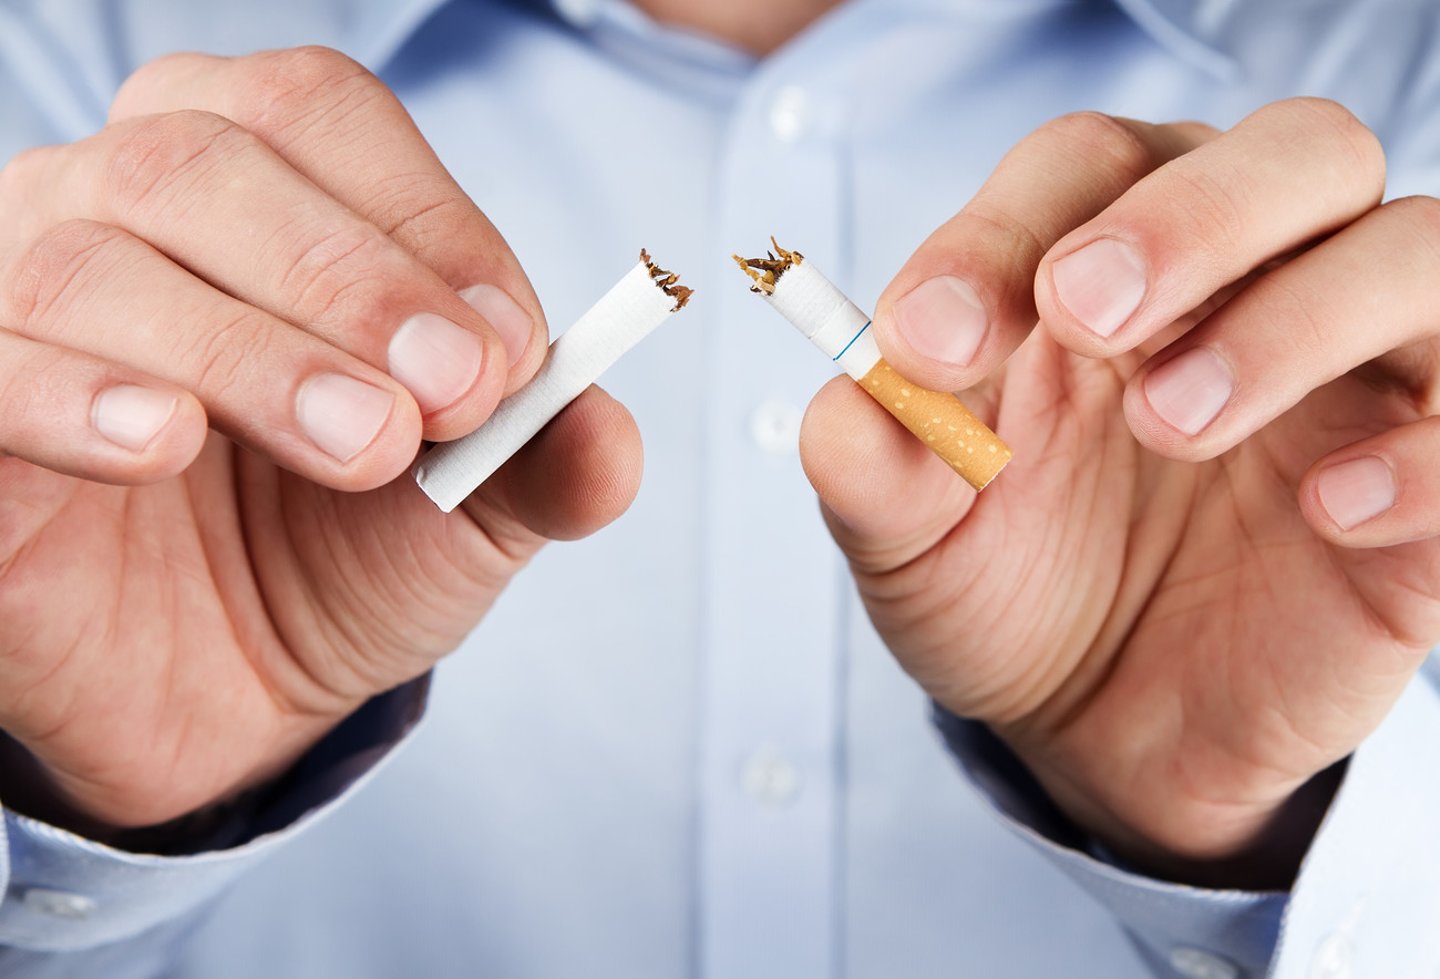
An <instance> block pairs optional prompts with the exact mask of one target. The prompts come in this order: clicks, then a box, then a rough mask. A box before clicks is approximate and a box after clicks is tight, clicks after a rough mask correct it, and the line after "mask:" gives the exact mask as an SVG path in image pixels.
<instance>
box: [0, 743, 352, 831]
mask: <svg viewBox="0 0 1440 979" xmlns="http://www.w3.org/2000/svg"><path fill="white" fill-rule="evenodd" d="M343 720H344V715H341V716H339V717H336V718H334V719H329V720H323V721H322V720H321V719H320V718H310V719H309V722H308V723H306V724H305V725H303V726H300V725H297V726H296V727H295V728H293V729H292V730H291V731H289V732H288V736H287V737H285V738H284V739H273V740H271V742H270V746H269V748H267V749H263V750H262V749H260V748H259V746H258V744H257V743H256V741H258V739H256V741H251V742H250V743H249V744H248V745H246V747H247V748H249V750H250V751H251V752H257V754H256V755H255V756H254V757H253V759H252V761H251V763H250V764H249V765H248V766H247V767H245V768H241V767H240V765H241V764H243V762H242V761H241V759H240V758H239V757H238V756H239V755H240V754H241V752H239V751H234V752H233V753H231V754H230V755H229V758H228V759H227V760H228V761H229V765H228V766H227V765H215V766H214V768H213V769H212V770H211V772H210V773H208V777H205V778H204V779H203V780H202V779H200V778H197V779H193V780H184V781H182V780H180V779H179V778H177V777H176V775H175V773H173V772H171V773H166V772H164V771H162V770H161V769H159V768H158V767H151V766H149V765H137V766H133V770H132V771H131V776H130V777H128V778H114V779H112V780H110V781H107V782H104V783H101V782H99V781H92V780H87V779H85V778H83V777H77V776H75V775H73V774H71V773H69V772H67V771H65V770H63V769H59V768H56V767H53V766H51V765H49V764H47V762H46V760H45V759H44V758H43V757H40V756H38V755H37V754H36V753H34V752H32V751H31V750H30V749H29V748H28V747H27V746H26V745H25V744H23V743H22V742H21V741H19V740H18V739H16V738H15V737H13V736H11V735H9V734H8V733H6V732H4V731H0V803H3V805H4V808H5V809H8V810H10V811H12V812H15V813H17V814H19V815H23V816H27V817H30V818H32V819H35V820H37V821H40V822H43V823H46V824H48V825H50V826H53V827H55V828H57V829H62V830H65V831H67V832H71V833H74V834H76V835H78V836H82V837H84V838H86V839H89V840H92V841H95V842H97V843H103V844H105V845H107V846H113V847H115V848H117V849H122V850H129V851H132V852H145V853H157V854H164V855H174V854H180V853H190V852H197V851H198V850H200V849H218V848H224V847H226V846H229V845H234V844H235V843H237V842H240V840H239V839H238V837H239V835H242V834H243V832H244V827H246V826H248V825H249V824H250V822H251V817H252V816H253V815H254V813H255V812H257V811H258V810H259V809H260V808H262V807H263V806H264V805H265V804H266V802H267V801H268V800H269V799H271V798H273V797H274V796H275V795H276V794H277V793H282V792H283V791H285V787H286V785H287V784H288V780H289V775H290V773H291V772H292V770H293V769H294V767H295V764H296V762H297V761H298V760H299V759H300V758H302V757H303V756H304V755H305V754H306V752H307V751H309V750H310V748H312V747H313V746H314V745H315V744H316V743H317V742H319V741H320V740H321V739H322V738H324V737H325V735H326V734H327V732H329V731H331V730H332V729H334V727H335V726H336V725H337V724H339V723H340V722H341V721H343ZM235 747H238V746H235ZM230 766H234V767H230ZM199 774H202V775H203V774H205V773H199Z"/></svg>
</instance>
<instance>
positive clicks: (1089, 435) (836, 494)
mask: <svg viewBox="0 0 1440 979" xmlns="http://www.w3.org/2000/svg"><path fill="white" fill-rule="evenodd" d="M1383 184H1384V160H1383V155H1382V152H1381V149H1380V146H1379V144H1378V142H1377V141H1376V139H1375V137H1374V136H1373V135H1372V134H1371V133H1370V132H1369V131H1368V130H1366V129H1365V128H1364V127H1363V126H1362V125H1361V124H1360V123H1358V122H1357V121H1356V120H1355V119H1354V117H1353V116H1351V115H1350V114H1349V113H1348V112H1347V111H1345V110H1344V109H1343V108H1341V107H1340V106H1337V105H1335V104H1333V103H1329V102H1324V101H1319V100H1313V99H1295V100H1290V101H1285V102H1280V103H1276V104H1274V105H1271V106H1268V107H1266V108H1264V109H1261V110H1260V111H1258V112H1256V113H1255V114H1254V115H1252V116H1250V117H1249V118H1248V119H1246V120H1244V121H1243V122H1241V123H1240V124H1239V125H1238V126H1236V127H1235V128H1234V129H1232V130H1230V131H1228V132H1225V133H1219V134H1217V133H1216V132H1215V131H1214V130H1211V129H1209V128H1208V127H1204V126H1201V125H1198V124H1193V123H1191V124H1179V125H1170V126H1151V125H1145V124H1142V123H1138V122H1132V121H1128V120H1120V119H1112V118H1108V117H1105V116H1101V115H1097V114H1089V113H1086V114H1079V115H1073V116H1067V117H1064V118H1062V119H1059V120H1057V121H1055V122H1053V123H1051V124H1049V125H1047V126H1045V127H1044V128H1042V129H1040V130H1039V131H1038V132H1036V133H1035V134H1033V135H1032V136H1030V137H1028V138H1027V139H1026V140H1024V141H1023V142H1022V143H1020V144H1019V145H1018V146H1017V147H1016V148H1015V149H1014V150H1013V151H1012V152H1011V153H1010V154H1009V155H1008V156H1007V157H1006V158H1005V159H1004V160H1003V161H1002V162H1001V164H1000V165H999V167H998V169H997V170H996V172H995V173H994V174H993V175H992V177H991V178H990V179H989V180H988V181H987V182H986V184H985V186H984V187H983V188H982V189H981V190H980V192H979V193H978V194H977V195H976V197H975V198H974V200H973V201H971V202H970V203H969V204H968V205H967V206H966V208H965V209H964V210H963V211H962V212H961V213H960V214H959V215H957V216H956V217H955V218H954V219H952V220H951V221H950V222H949V223H947V224H945V225H944V226H943V227H941V228H940V229H939V230H938V231H937V232H935V234H934V235H932V236H931V237H930V239H929V240H928V241H926V242H925V243H924V244H923V245H922V246H921V248H920V249H919V250H918V251H917V252H916V254H915V255H914V256H913V257H912V258H911V259H910V261H909V263H908V264H907V265H906V266H905V268H904V269H903V270H902V271H901V273H900V274H899V275H898V276H897V277H896V279H895V280H894V282H892V283H891V285H890V286H889V287H888V288H887V289H886V291H885V293H884V294H883V295H882V297H881V299H880V301H879V303H878V307H877V311H876V317H875V327H876V330H877V334H878V340H879V343H880V346H881V348H882V350H883V351H884V353H885V355H886V356H887V358H888V359H889V360H890V361H891V363H892V364H893V365H894V366H895V368H896V369H897V370H898V371H899V372H900V373H902V374H904V375H905V376H907V377H909V378H911V379H912V380H914V381H916V382H917V383H920V384H924V385H927V386H930V387H935V388H941V389H948V390H960V389H964V388H970V387H971V386H972V385H976V386H975V387H973V388H972V389H971V390H970V391H968V392H967V393H966V395H965V398H966V400H967V401H968V402H970V403H971V405H972V407H974V408H976V409H977V410H978V411H979V412H980V413H981V414H982V416H986V417H987V418H988V419H990V420H994V421H995V422H996V427H997V429H998V431H999V433H1000V435H1001V436H1002V437H1003V438H1005V439H1006V440H1007V441H1008V442H1009V443H1010V445H1011V446H1012V447H1013V448H1014V450H1015V461H1014V462H1013V463H1012V464H1011V465H1010V467H1009V468H1008V469H1007V470H1006V471H1005V472H1004V473H1002V474H1001V476H1000V477H999V478H998V479H997V480H996V481H995V483H993V484H992V485H991V486H990V487H989V488H988V489H987V490H986V491H985V492H984V493H983V494H981V495H980V496H979V497H978V498H977V497H976V495H975V494H974V493H973V492H972V491H971V490H969V488H968V487H966V486H965V485H964V484H963V483H962V482H961V481H960V480H958V479H956V478H955V477H954V475H953V474H952V473H951V472H950V471H949V470H948V469H947V468H946V467H945V466H944V465H943V464H942V463H940V462H939V460H937V459H935V458H933V457H931V455H930V453H928V452H927V451H926V449H925V447H924V446H922V445H921V444H919V443H918V442H917V441H915V439H913V438H912V437H910V436H909V435H908V434H907V433H906V432H905V431H904V430H903V429H902V428H900V427H899V425H898V424H896V423H895V422H894V421H893V420H892V419H891V418H890V417H889V416H888V415H887V414H886V413H885V412H884V411H882V410H881V409H880V408H879V407H878V406H876V405H874V404H871V403H870V402H869V399H868V398H867V397H866V396H865V395H864V394H863V393H862V392H861V391H860V390H859V389H858V388H857V387H856V386H855V385H853V384H852V383H850V382H849V381H847V380H844V379H840V380H837V381H835V382H833V383H831V384H830V385H828V386H827V387H826V388H825V389H823V390H822V392H821V393H820V395H819V396H818V397H817V398H816V400H815V402H814V404H813V405H812V406H811V409H810V411H809V413H808V417H807V419H806V424H805V427H804V431H803V438H802V449H803V457H804V462H805V465H806V469H807V471H808V473H809V475H810V478H811V480H812V481H813V482H814V484H815V486H816V488H817V489H818V491H819V494H820V497H821V500H822V503H823V505H824V507H825V511H826V516H827V519H828V521H829V523H830V526H831V528H832V530H833V532H834V535H835V538H836V540H837V541H838V542H839V544H840V546H841V547H842V548H843V549H844V551H845V553H846V555H847V556H848V558H849V560H850V562H851V565H852V567H853V569H854V574H855V578H856V581H857V582H858V583H859V588H860V592H861V595H862V597H863V599H864V601H865V604H866V606H867V608H868V610H869V612H870V615H871V617H872V619H873V620H874V622H875V624H876V626H877V628H878V629H879V631H880V633H881V635H882V636H883V637H884V638H885V640H886V642H887V643H888V644H889V646H890V648H891V649H892V650H893V651H894V653H895V655H896V656H897V657H898V659H899V661H900V662H901V664H902V665H903V666H904V667H905V669H906V670H908V671H909V672H910V673H911V674H912V675H913V676H914V677H915V678H916V679H917V680H918V681H919V682H920V683H921V685H922V686H923V687H924V688H925V690H926V691H928V692H929V693H930V695H931V696H933V697H934V698H935V699H936V700H937V701H938V702H939V703H940V704H942V705H943V706H945V707H947V708H949V709H950V710H952V711H954V712H956V713H959V714H961V715H965V716H969V717H972V718H978V719H980V720H983V721H985V722H987V723H988V724H990V725H991V726H992V728H993V729H994V730H995V731H996V732H997V733H998V734H999V735H1000V736H1001V737H1002V738H1003V739H1004V740H1005V741H1006V742H1007V743H1008V744H1009V745H1010V746H1011V747H1012V748H1013V749H1014V751H1015V752H1016V753H1017V754H1018V755H1019V757H1020V758H1021V759H1022V760H1024V761H1025V763H1026V764H1027V765H1028V766H1029V767H1030V769H1031V770H1032V771H1033V772H1034V774H1035V775H1036V776H1037V778H1038V779H1039V780H1040V782H1041V783H1042V784H1043V785H1044V786H1045V787H1046V789H1047V790H1048V791H1049V792H1050V793H1051V794H1052V796H1053V797H1054V799H1055V800H1056V801H1057V802H1058V803H1059V804H1060V805H1061V806H1062V807H1063V808H1064V809H1065V810H1066V811H1067V812H1068V814H1069V815H1070V816H1071V817H1072V818H1074V819H1075V820H1076V821H1077V822H1078V823H1079V824H1080V825H1081V826H1082V827H1084V828H1085V829H1087V830H1088V831H1089V832H1091V833H1092V834H1094V835H1096V836H1097V837H1098V838H1099V839H1100V840H1102V841H1103V842H1106V843H1107V844H1109V845H1110V846H1111V847H1112V849H1114V850H1116V851H1118V852H1119V853H1120V854H1121V855H1122V856H1125V857H1128V858H1129V859H1130V860H1132V861H1134V862H1136V863H1139V864H1142V865H1144V866H1147V867H1149V868H1151V869H1154V870H1156V871H1157V872H1159V873H1162V874H1168V875H1170V876H1173V877H1177V878H1183V879H1189V880H1194V881H1196V882H1198V883H1230V884H1240V883H1243V884H1247V885H1268V886H1285V885H1286V884H1287V883H1288V881H1289V878H1290V875H1291V874H1292V873H1293V871H1294V869H1295V865H1296V861H1298V858H1299V856H1300V855H1301V854H1302V853H1303V849H1304V847H1305V846H1306V845H1308V842H1309V840H1308V835H1309V834H1308V827H1307V828H1306V830H1307V831H1306V832H1305V833H1303V834H1300V835H1302V836H1303V837H1304V838H1303V839H1299V840H1297V839H1296V838H1295V836H1296V834H1295V833H1294V832H1293V827H1290V831H1289V839H1288V841H1287V839H1286V838H1285V837H1286V832H1287V830H1286V826H1285V825H1284V821H1283V820H1282V818H1281V815H1282V811H1283V809H1284V807H1285V804H1286V801H1287V800H1288V799H1290V798H1291V797H1292V795H1293V794H1294V793H1296V791H1297V789H1299V788H1300V787H1301V786H1302V785H1304V784H1305V783H1306V782H1307V780H1310V779H1311V778H1312V777H1313V776H1315V775H1316V774H1317V773H1319V772H1321V771H1322V770H1325V769H1326V768H1327V767H1328V766H1331V765H1332V764H1333V763H1335V762H1336V761H1337V760H1339V759H1342V758H1344V757H1346V756H1347V755H1348V754H1349V753H1350V752H1351V751H1352V750H1353V749H1354V748H1355V747H1356V746H1357V745H1358V744H1359V743H1360V741H1361V740H1362V739H1363V738H1365V736H1366V735H1367V734H1368V733H1369V732H1370V731H1371V730H1373V729H1374V728H1375V727H1376V726H1377V725H1378V724H1379V722H1380V721H1381V719H1382V718H1383V717H1384V715H1385V713H1386V711H1387V710H1388V709H1389V708H1390V706H1391V704H1392V703H1393V702H1394V701H1395V700H1396V698H1397V697H1398V696H1399V694H1400V692H1401V690H1402V688H1403V687H1404V686H1405V684H1406V682H1407V681H1408V680H1409V679H1410V677H1411V676H1412V674H1413V673H1414V672H1415V670H1416V669H1417V667H1418V666H1419V664H1420V663H1421V662H1422V660H1423V659H1424V657H1425V655H1426V652H1427V650H1428V649H1429V647H1430V646H1431V644H1432V643H1433V642H1434V641H1435V640H1436V639H1437V637H1440V602H1437V596H1440V544H1437V541H1436V540H1435V535H1436V534H1437V533H1440V480H1437V478H1436V476H1435V473H1436V472H1440V469H1437V462H1440V425H1437V422H1436V420H1435V419H1434V418H1432V417H1431V416H1432V415H1433V414H1434V410H1433V408H1432V405H1433V404H1434V396H1435V394H1434V393H1435V391H1436V380H1437V364H1440V345H1437V342H1436V333H1437V331H1440V315H1437V314H1436V313H1435V298H1436V288H1435V283H1436V281H1437V280H1440V279H1437V277H1440V202H1437V201H1436V200H1434V199H1430V198H1412V199H1407V200H1400V201H1395V202H1393V203H1390V204H1386V205H1384V206H1378V205H1379V201H1380V198H1381V193H1382V188H1383ZM937 276H938V277H941V278H938V279H936V278H935V277H937ZM922 283H924V284H922ZM1037 320H1038V326H1037V325H1036V324H1037ZM1287 842H1288V844H1289V848H1288V850H1286V844H1287ZM1282 851H1283V852H1282Z"/></svg>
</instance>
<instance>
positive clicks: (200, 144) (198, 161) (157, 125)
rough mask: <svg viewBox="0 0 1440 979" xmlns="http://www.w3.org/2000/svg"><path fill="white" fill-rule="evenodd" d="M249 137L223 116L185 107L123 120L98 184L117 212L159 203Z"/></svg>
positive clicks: (250, 139) (242, 146) (228, 157)
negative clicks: (123, 123) (130, 120)
mask: <svg viewBox="0 0 1440 979" xmlns="http://www.w3.org/2000/svg"><path fill="white" fill-rule="evenodd" d="M252 142H253V137H251V136H250V135H249V134H248V133H247V132H245V130H244V129H242V128H240V127H239V126H238V125H236V124H235V123H234V122H231V121H230V120H229V119H226V118H224V117H223V116H218V115H215V114H214V113H211V112H201V111H197V110H193V109H186V110H183V111H180V112H167V113H164V114H162V115H154V116H146V117H144V118H141V119H137V120H136V121H135V122H134V123H132V124H128V125H124V126H122V127H121V131H120V132H119V133H117V134H116V138H115V142H114V145H113V146H112V147H111V148H110V150H109V153H108V157H107V159H106V160H105V165H104V175H103V177H102V187H103V189H104V192H105V193H106V194H107V195H108V197H109V199H110V201H111V202H112V204H113V205H114V206H116V207H118V208H120V209H121V210H122V211H132V210H134V209H137V208H146V207H154V208H162V209H163V208H165V207H166V206H167V205H169V204H173V203H174V195H175V193H176V192H177V191H179V190H180V189H182V188H183V187H185V186H186V185H187V184H188V183H189V182H191V180H192V179H193V178H194V177H195V176H196V175H198V174H202V173H205V172H207V171H208V170H209V169H210V168H212V167H214V166H218V165H220V164H221V163H223V162H224V161H229V160H233V159H234V158H236V157H237V156H239V155H240V154H242V153H244V152H245V151H246V150H247V149H248V148H249V146H250V145H251V144H252Z"/></svg>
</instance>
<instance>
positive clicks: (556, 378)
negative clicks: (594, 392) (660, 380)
mask: <svg viewBox="0 0 1440 979" xmlns="http://www.w3.org/2000/svg"><path fill="white" fill-rule="evenodd" d="M677 278H678V277H677V276H675V275H674V274H672V273H670V272H666V271H665V270H664V269H661V268H658V267H657V266H656V265H655V263H654V262H652V261H650V256H649V255H647V254H646V253H645V252H643V251H642V252H641V253H640V261H639V262H638V263H637V264H636V265H635V267H634V268H632V269H631V270H630V271H629V272H627V273H625V275H624V276H623V277H622V278H621V279H620V281H619V282H617V283H615V285H614V287H613V288H611V290H610V291H609V292H607V293H605V295H604V296H602V297H601V299H600V301H599V302H597V303H596V304H595V305H594V306H592V307H590V309H589V310H587V311H586V312H585V313H584V314H583V315H582V316H581V317H580V318H579V319H578V320H576V321H575V323H574V325H573V326H571V327H570V329H568V330H566V331H565V332H564V333H563V334H561V335H560V337H559V338H558V339H556V340H555V342H554V343H552V344H550V352H549V354H548V355H547V356H546V358H545V363H544V364H543V365H541V367H540V370H539V371H537V372H536V374H535V376H534V377H533V378H532V379H531V380H530V383H529V384H526V385H525V386H524V387H523V388H521V389H520V390H519V391H516V392H515V393H514V394H512V395H510V397H508V398H506V399H505V400H504V401H502V402H500V404H499V405H498V406H497V407H496V409H495V413H494V414H493V415H491V416H490V418H489V419H488V420H487V421H486V422H485V424H484V425H481V426H480V427H479V428H478V429H476V430H475V431H474V432H472V433H470V434H469V435H466V436H465V437H464V438H460V439H456V440H455V441H453V442H442V443H440V444H438V445H436V446H434V447H433V448H432V449H431V450H430V451H429V452H427V453H425V455H424V456H422V457H421V458H420V461H419V462H417V463H416V464H415V468H414V469H413V470H412V472H413V473H414V476H415V482H417V483H419V484H420V488H421V489H422V490H424V491H425V495H426V496H428V497H430V499H431V500H433V501H434V502H435V505H436V506H438V507H439V508H440V509H441V510H443V511H445V512H446V513H449V512H450V511H451V510H454V509H455V508H456V507H457V506H459V505H460V502H461V501H462V500H464V499H465V498H466V497H467V496H469V495H470V494H471V493H473V492H475V490H476V489H477V488H478V487H479V486H480V484H481V483H483V482H485V480H487V479H489V478H490V476H491V475H493V474H494V472H495V470H497V469H499V468H500V466H501V465H503V464H504V462H505V460H507V459H509V458H510V457H511V456H513V455H514V454H515V453H516V452H518V451H519V450H520V447H521V446H523V445H524V444H525V443H526V442H528V441H530V439H532V438H534V437H535V434H536V433H537V432H539V431H540V429H542V428H544V427H545V424H546V423H547V422H549V421H550V419H552V418H554V417H555V416H556V415H558V414H559V413H560V411H561V409H563V408H564V407H565V406H566V405H568V404H569V403H570V402H572V401H574V400H575V399H576V398H578V397H580V395H581V393H582V392H584V390H585V389H586V388H588V387H589V386H590V385H591V384H593V383H595V381H596V380H598V379H599V377H600V375H601V374H603V373H605V371H606V370H607V369H608V368H609V367H610V365H611V364H613V363H615V361H617V360H619V359H620V358H621V356H623V355H624V353H625V352H626V351H627V350H629V349H630V348H631V347H633V346H635V344H637V343H639V342H640V341H641V340H643V339H644V338H645V337H646V336H648V335H649V334H650V333H651V332H652V331H653V330H654V329H655V328H656V327H657V326H659V325H660V324H661V323H663V322H665V320H666V319H667V318H669V316H670V314H671V313H673V312H675V311H676V310H678V309H680V308H681V307H682V306H684V305H685V303H686V302H687V301H688V300H689V298H690V294H691V290H690V289H687V288H686V287H684V286H681V285H677V284H676V280H677Z"/></svg>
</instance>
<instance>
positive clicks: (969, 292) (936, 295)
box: [895, 275, 988, 367]
mask: <svg viewBox="0 0 1440 979" xmlns="http://www.w3.org/2000/svg"><path fill="white" fill-rule="evenodd" d="M895 325H896V327H897V328H898V329H899V330H900V335H901V336H903V337H904V338H905V342H906V343H908V344H910V347H911V349H913V350H914V351H915V352H916V353H917V354H919V355H920V356H922V357H928V358H930V359H931V360H935V361H939V362H940V363H942V364H949V365H950V366H952V367H965V366H966V365H968V364H969V363H970V361H971V360H973V359H974V357H975V351H976V350H978V349H980V342H981V341H982V340H984V339H985V330H986V327H987V325H988V324H987V321H986V318H985V306H984V304H982V303H981V302H980V297H979V296H978V295H976V293H975V290H974V289H972V288H971V287H970V283H968V282H966V281H965V280H964V279H957V278H956V277H955V276H953V275H937V276H936V277H935V278H933V279H926V280H925V281H924V282H922V283H920V284H919V285H918V286H916V287H915V288H914V289H911V290H910V291H909V292H907V293H906V294H905V295H904V296H902V297H901V298H900V301H899V302H897V303H896V304H895Z"/></svg>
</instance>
